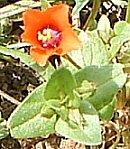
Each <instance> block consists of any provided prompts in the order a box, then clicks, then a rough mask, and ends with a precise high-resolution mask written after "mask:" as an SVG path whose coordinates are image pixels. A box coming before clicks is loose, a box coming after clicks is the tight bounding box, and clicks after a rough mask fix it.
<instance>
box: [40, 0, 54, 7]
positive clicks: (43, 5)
mask: <svg viewBox="0 0 130 149" xmlns="http://www.w3.org/2000/svg"><path fill="white" fill-rule="evenodd" d="M40 1H41V8H42V9H47V8H48V7H50V6H51V5H50V4H49V2H48V1H47V0H40Z"/></svg>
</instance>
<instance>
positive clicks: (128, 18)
mask: <svg viewBox="0 0 130 149" xmlns="http://www.w3.org/2000/svg"><path fill="white" fill-rule="evenodd" d="M125 20H126V22H128V23H130V0H128V6H127V12H126V18H125Z"/></svg>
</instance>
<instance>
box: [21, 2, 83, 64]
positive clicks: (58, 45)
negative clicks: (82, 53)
mask: <svg viewBox="0 0 130 149" xmlns="http://www.w3.org/2000/svg"><path fill="white" fill-rule="evenodd" d="M68 11H69V7H68V6H67V5H65V4H59V5H55V6H52V7H50V8H48V9H46V10H42V11H40V10H35V9H29V10H27V11H25V12H24V13H23V21H24V26H25V31H24V33H23V34H22V36H21V37H22V39H24V40H25V41H27V42H29V43H30V44H32V46H33V47H32V48H31V49H30V55H31V56H32V57H33V59H34V60H35V61H36V62H37V63H38V64H39V65H45V64H46V61H47V60H48V58H49V57H50V56H52V55H54V54H56V55H64V54H66V53H67V52H69V51H71V50H74V49H79V48H80V47H81V42H80V41H79V39H78V37H77V36H76V34H75V32H74V31H73V30H72V28H71V24H70V23H69V19H68Z"/></svg>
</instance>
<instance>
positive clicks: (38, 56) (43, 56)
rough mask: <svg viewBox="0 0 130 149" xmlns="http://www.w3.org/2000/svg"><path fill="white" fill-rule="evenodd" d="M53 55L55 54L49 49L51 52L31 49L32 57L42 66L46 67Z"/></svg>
mask: <svg viewBox="0 0 130 149" xmlns="http://www.w3.org/2000/svg"><path fill="white" fill-rule="evenodd" d="M52 54H53V50H50V49H49V52H48V51H46V50H43V49H40V48H31V49H30V55H31V56H32V58H33V59H34V60H35V61H36V63H37V64H39V65H40V66H44V65H45V64H46V62H47V60H48V59H49V57H50V56H51V55H52Z"/></svg>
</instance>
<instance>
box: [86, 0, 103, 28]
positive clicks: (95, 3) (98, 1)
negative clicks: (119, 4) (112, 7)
mask: <svg viewBox="0 0 130 149" xmlns="http://www.w3.org/2000/svg"><path fill="white" fill-rule="evenodd" d="M101 3H102V0H94V1H93V7H92V11H91V13H90V15H89V17H88V19H87V21H86V23H85V25H84V27H83V30H84V31H85V30H87V29H89V27H90V26H91V25H92V23H93V22H94V19H95V18H96V16H97V13H98V10H99V8H100V5H101Z"/></svg>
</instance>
